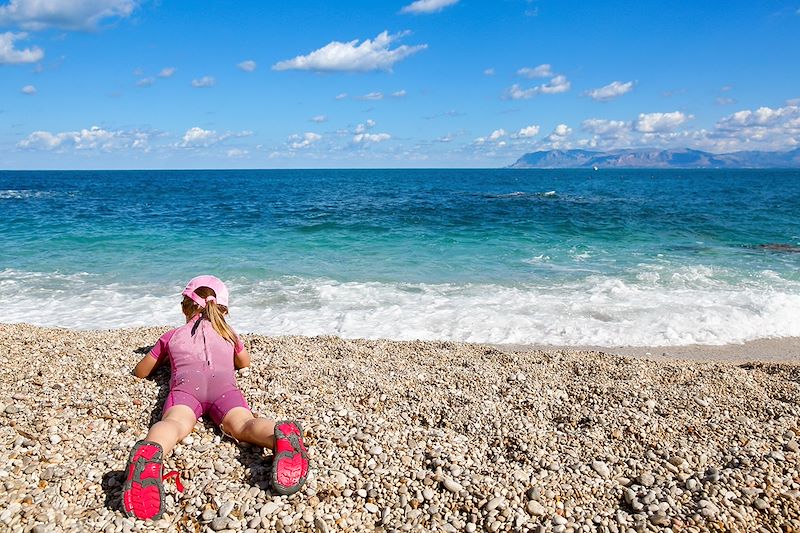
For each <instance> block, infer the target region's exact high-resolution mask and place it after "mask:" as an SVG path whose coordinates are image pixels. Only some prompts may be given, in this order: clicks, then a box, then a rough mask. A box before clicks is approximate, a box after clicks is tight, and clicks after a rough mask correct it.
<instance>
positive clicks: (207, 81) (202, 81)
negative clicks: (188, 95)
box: [192, 76, 217, 89]
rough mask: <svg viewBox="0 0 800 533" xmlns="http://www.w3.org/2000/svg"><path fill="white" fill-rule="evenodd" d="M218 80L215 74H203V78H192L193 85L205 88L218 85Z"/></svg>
mask: <svg viewBox="0 0 800 533" xmlns="http://www.w3.org/2000/svg"><path fill="white" fill-rule="evenodd" d="M216 83H217V80H215V79H214V77H213V76H203V77H202V78H197V79H194V80H192V87H197V88H198V89H204V88H208V87H213V86H214V85H216Z"/></svg>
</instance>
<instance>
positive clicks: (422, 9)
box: [400, 0, 458, 15]
mask: <svg viewBox="0 0 800 533" xmlns="http://www.w3.org/2000/svg"><path fill="white" fill-rule="evenodd" d="M457 3H458V0H416V2H412V3H410V4H409V5H407V6H405V7H404V8H403V9H401V10H400V13H412V14H414V15H419V14H423V13H436V12H437V11H441V10H442V9H444V8H446V7H449V6H452V5H455V4H457Z"/></svg>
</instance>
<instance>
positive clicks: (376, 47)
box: [272, 31, 428, 72]
mask: <svg viewBox="0 0 800 533" xmlns="http://www.w3.org/2000/svg"><path fill="white" fill-rule="evenodd" d="M407 34H408V32H401V33H396V34H390V33H389V32H388V31H384V32H383V33H381V34H379V35H378V36H377V37H375V39H373V40H371V39H366V40H364V41H363V42H362V43H361V44H358V39H356V40H353V41H349V42H346V43H342V42H339V41H333V42H330V43H328V44H326V45H325V46H323V47H322V48H320V49H318V50H314V51H313V52H311V53H309V54H307V55H304V56H297V57H295V58H293V59H287V60H285V61H280V62H278V63H276V64H275V65H273V66H272V68H273V70H312V71H317V72H369V71H373V70H385V71H391V70H392V67H393V66H394V64H395V63H397V62H398V61H401V60H403V59H405V58H407V57H409V56H411V55H413V54H415V53H417V52H419V51H421V50H424V49H425V48H427V47H428V45H427V44H420V45H415V46H407V45H401V46H398V47H396V48H393V49H392V48H390V46H391V44H392V43H393V42H395V41H397V40H398V39H400V38H402V37H404V36H405V35H407Z"/></svg>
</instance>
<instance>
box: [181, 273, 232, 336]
mask: <svg viewBox="0 0 800 533" xmlns="http://www.w3.org/2000/svg"><path fill="white" fill-rule="evenodd" d="M194 293H195V294H197V295H198V296H199V297H200V298H203V299H205V298H208V297H209V296H213V297H214V298H216V297H217V293H216V292H214V289H212V288H210V287H197V289H195V291H194ZM181 310H182V311H183V314H184V315H186V317H187V318H191V317H193V316H195V315H196V314H197V313H201V314H202V316H203V318H206V319H208V321H209V322H211V325H212V326H213V328H214V331H216V332H217V333H219V334H220V336H221V337H222V338H223V339H226V340H228V341H230V342H231V344H234V345H235V344H236V333H234V332H233V329H232V328H231V327H230V326H229V325H228V323H227V322H225V315H226V314H228V308H227V306H224V305H219V304H218V303H217V302H215V301H214V300H211V301H209V302H206V307H205V309H203V308H202V307H200V306H199V305H197V303H195V301H194V300H192V299H191V298H189V297H188V296H184V297H183V301H182V302H181Z"/></svg>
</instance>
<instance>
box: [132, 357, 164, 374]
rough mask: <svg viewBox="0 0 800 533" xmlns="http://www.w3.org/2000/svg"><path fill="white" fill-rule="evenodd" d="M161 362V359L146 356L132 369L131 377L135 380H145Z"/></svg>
mask: <svg viewBox="0 0 800 533" xmlns="http://www.w3.org/2000/svg"><path fill="white" fill-rule="evenodd" d="M161 361H163V359H156V358H155V357H153V356H152V355H150V354H147V355H145V356H144V357H142V360H141V361H139V362H138V363H137V364H136V368H134V369H133V375H134V376H136V377H137V378H146V377H148V376H149V375H150V374H152V373H153V372H154V371H155V369H156V368H158V367H159V365H160V364H161Z"/></svg>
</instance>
